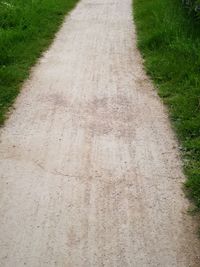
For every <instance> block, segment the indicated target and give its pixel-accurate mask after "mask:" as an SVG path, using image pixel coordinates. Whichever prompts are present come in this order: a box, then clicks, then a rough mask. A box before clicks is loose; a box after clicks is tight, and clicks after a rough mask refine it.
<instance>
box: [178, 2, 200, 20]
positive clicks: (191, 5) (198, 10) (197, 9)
mask: <svg viewBox="0 0 200 267" xmlns="http://www.w3.org/2000/svg"><path fill="white" fill-rule="evenodd" d="M182 2H183V4H184V5H185V7H186V8H188V11H189V13H190V14H192V15H194V17H195V18H197V19H200V0H182Z"/></svg>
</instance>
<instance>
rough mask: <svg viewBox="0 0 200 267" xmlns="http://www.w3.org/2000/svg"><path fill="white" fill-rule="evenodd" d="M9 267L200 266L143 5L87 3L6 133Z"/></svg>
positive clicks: (0, 257) (3, 228) (0, 164)
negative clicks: (152, 66)
mask: <svg viewBox="0 0 200 267" xmlns="http://www.w3.org/2000/svg"><path fill="white" fill-rule="evenodd" d="M0 176H1V180H0V217H1V224H0V266H1V267H22V266H24V265H25V266H28V267H54V266H58V267H98V266H99V267H103V266H104V267H128V266H129V267H147V266H148V267H174V266H176V267H189V266H192V267H195V266H196V267H199V266H200V259H199V258H198V256H200V246H199V241H198V240H197V235H196V232H195V231H196V226H195V223H194V222H193V220H192V218H191V217H190V216H189V215H188V214H187V208H188V201H187V200H186V199H185V197H184V194H183V192H182V189H181V187H182V182H183V181H184V176H183V174H182V171H181V163H180V159H179V156H178V152H177V143H176V140H175V138H174V136H173V133H172V131H171V128H170V125H169V121H168V118H167V115H166V112H165V109H164V108H163V105H162V104H161V102H160V100H159V98H158V97H157V95H156V92H155V90H154V89H153V87H152V85H151V83H150V81H149V80H148V79H147V77H146V76H145V74H144V71H143V70H142V60H141V58H140V55H139V53H138V51H137V49H136V36H135V31H134V25H133V21H132V14H131V0H82V1H81V2H80V3H79V4H78V5H77V7H76V8H75V10H74V11H73V12H72V13H71V15H69V17H68V18H67V19H66V21H65V23H64V24H63V27H62V29H61V30H60V31H59V33H58V34H57V37H56V39H55V42H54V43H53V45H52V46H51V48H50V49H49V51H47V52H46V53H45V54H44V56H43V57H42V58H41V60H40V61H39V63H38V64H37V66H36V67H35V68H34V69H33V72H32V74H31V77H30V79H29V80H28V81H27V82H26V83H25V85H24V88H23V90H22V93H21V95H20V96H19V97H18V99H17V101H16V104H15V110H14V111H13V113H12V115H11V116H10V118H9V120H8V121H7V123H6V126H5V127H4V128H3V129H2V130H1V144H0Z"/></svg>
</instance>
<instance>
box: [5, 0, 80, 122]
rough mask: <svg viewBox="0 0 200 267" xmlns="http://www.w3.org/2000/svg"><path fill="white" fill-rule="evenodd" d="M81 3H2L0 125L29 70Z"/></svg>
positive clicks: (41, 0)
mask: <svg viewBox="0 0 200 267" xmlns="http://www.w3.org/2000/svg"><path fill="white" fill-rule="evenodd" d="M77 2H78V0H5V1H2V0H0V125H2V124H3V122H4V120H5V117H6V116H5V115H6V112H7V110H8V108H9V107H10V106H11V104H12V103H13V101H14V99H15V97H16V96H17V94H18V93H19V89H20V86H21V84H22V82H23V81H24V80H25V79H26V78H27V77H28V75H29V71H30V67H31V66H32V65H33V64H34V63H35V62H36V60H37V58H38V57H39V56H40V55H41V53H42V52H43V51H44V49H45V48H47V47H48V45H49V44H50V43H51V41H52V38H53V37H54V34H55V33H56V31H57V30H58V28H59V26H60V24H61V23H62V21H63V18H64V16H65V15H66V14H67V12H69V11H70V10H71V9H72V8H73V7H74V6H75V4H76V3H77Z"/></svg>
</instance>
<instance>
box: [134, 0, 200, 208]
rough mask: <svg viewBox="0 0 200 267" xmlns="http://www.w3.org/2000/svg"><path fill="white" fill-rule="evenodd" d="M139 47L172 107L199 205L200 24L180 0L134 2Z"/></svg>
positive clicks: (192, 192)
mask: <svg viewBox="0 0 200 267" xmlns="http://www.w3.org/2000/svg"><path fill="white" fill-rule="evenodd" d="M133 6H134V9H133V10H134V19H135V22H136V27H137V33H138V47H139V49H140V51H141V53H142V55H143V57H144V59H145V68H146V71H147V73H148V74H149V76H150V77H151V78H152V80H153V82H154V83H155V85H156V87H157V88H158V92H159V95H160V96H161V97H162V99H163V101H164V103H165V104H167V106H168V108H169V113H170V117H171V120H172V125H173V126H174V128H175V130H176V133H177V136H178V139H179V140H180V146H181V148H182V149H181V150H182V155H183V160H184V165H185V173H186V175H187V176H188V181H187V182H186V187H187V188H188V190H187V192H189V196H190V197H191V198H192V199H193V200H194V201H195V203H196V205H197V207H198V209H200V22H195V20H194V19H193V18H192V17H189V16H188V14H187V12H186V10H185V9H184V8H183V6H182V4H181V0H162V1H161V0H134V4H133Z"/></svg>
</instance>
